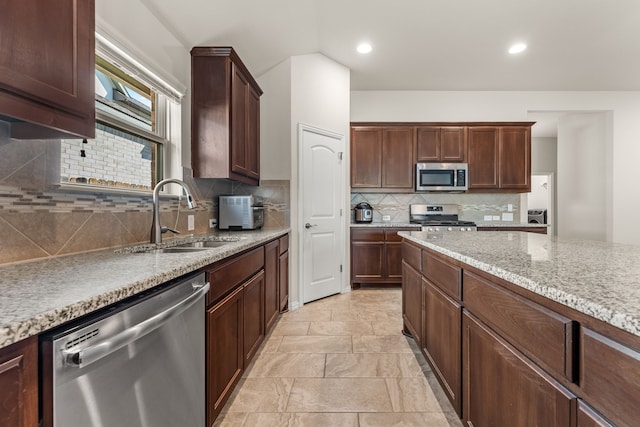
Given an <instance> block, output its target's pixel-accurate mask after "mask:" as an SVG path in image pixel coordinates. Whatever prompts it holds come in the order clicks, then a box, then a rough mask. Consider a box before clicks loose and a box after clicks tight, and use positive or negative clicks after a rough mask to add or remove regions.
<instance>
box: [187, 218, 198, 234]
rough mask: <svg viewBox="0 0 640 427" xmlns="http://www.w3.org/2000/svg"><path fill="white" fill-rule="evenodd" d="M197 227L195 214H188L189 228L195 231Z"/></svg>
mask: <svg viewBox="0 0 640 427" xmlns="http://www.w3.org/2000/svg"><path fill="white" fill-rule="evenodd" d="M195 229H196V218H195V216H193V215H187V230H188V231H193V230H195Z"/></svg>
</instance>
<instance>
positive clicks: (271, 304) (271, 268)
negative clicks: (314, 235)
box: [264, 240, 280, 334]
mask: <svg viewBox="0 0 640 427" xmlns="http://www.w3.org/2000/svg"><path fill="white" fill-rule="evenodd" d="M279 256H280V253H279V250H278V240H274V241H273V242H269V243H267V244H266V245H265V246H264V327H265V334H266V333H268V332H269V331H270V330H271V328H272V327H273V325H274V323H275V322H276V320H277V319H278V314H279V313H280V300H279V299H278V258H279Z"/></svg>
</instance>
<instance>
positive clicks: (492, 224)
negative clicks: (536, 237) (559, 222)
mask: <svg viewBox="0 0 640 427" xmlns="http://www.w3.org/2000/svg"><path fill="white" fill-rule="evenodd" d="M476 226H478V227H500V228H511V227H517V228H529V227H531V228H537V227H547V228H548V227H549V225H548V224H531V223H529V222H523V223H505V222H476Z"/></svg>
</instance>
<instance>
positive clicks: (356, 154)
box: [351, 126, 415, 193]
mask: <svg viewBox="0 0 640 427" xmlns="http://www.w3.org/2000/svg"><path fill="white" fill-rule="evenodd" d="M414 152H415V128H414V127H402V126H397V127H393V126H391V127H376V126H373V127H369V126H365V127H357V126H356V127H352V128H351V188H356V189H357V190H358V191H365V192H367V191H368V192H376V191H377V192H380V191H384V192H390V193H393V192H396V193H410V192H412V191H413V188H414V183H413V169H414V163H415V157H414V154H413V153H414Z"/></svg>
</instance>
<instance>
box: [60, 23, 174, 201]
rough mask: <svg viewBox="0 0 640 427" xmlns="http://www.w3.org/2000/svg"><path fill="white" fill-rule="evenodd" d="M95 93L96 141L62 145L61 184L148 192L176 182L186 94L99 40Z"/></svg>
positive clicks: (97, 43) (101, 38)
mask: <svg viewBox="0 0 640 427" xmlns="http://www.w3.org/2000/svg"><path fill="white" fill-rule="evenodd" d="M95 89H96V94H95V99H96V102H95V106H96V137H95V139H89V140H77V139H65V140H62V143H61V161H60V182H61V184H62V185H73V186H74V188H78V187H79V186H83V187H85V188H87V189H95V187H96V186H97V187H100V188H102V189H106V188H111V189H117V190H129V191H140V190H142V191H150V190H152V189H153V187H154V186H155V184H156V183H157V182H159V181H160V180H162V179H163V177H164V176H177V173H178V172H180V171H172V170H171V165H172V164H174V165H176V164H177V165H179V164H180V159H170V158H169V157H170V156H171V153H173V155H174V156H176V155H177V153H179V152H180V150H176V149H172V148H171V145H172V144H173V145H176V144H179V143H180V141H179V139H180V137H179V132H176V131H175V129H173V130H172V129H171V127H172V126H174V127H178V128H179V125H180V120H181V119H180V110H181V109H180V98H181V96H182V93H180V92H179V91H178V90H176V89H174V88H173V87H171V86H169V85H168V84H167V83H165V82H164V81H162V80H161V79H159V78H158V77H157V76H156V75H155V74H153V73H152V72H150V71H148V69H146V68H145V67H143V66H142V65H140V64H139V63H138V62H137V61H135V60H134V59H132V58H131V57H130V56H128V55H127V54H125V53H124V52H123V51H121V50H120V49H118V48H117V47H115V46H114V45H113V44H111V43H110V42H108V41H107V40H106V39H104V38H103V37H101V36H99V35H98V34H96V71H95Z"/></svg>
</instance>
